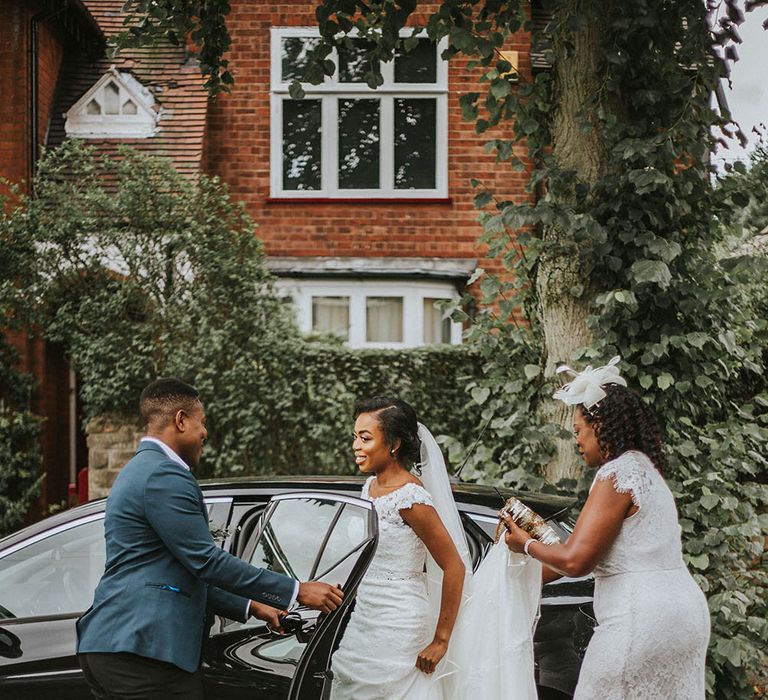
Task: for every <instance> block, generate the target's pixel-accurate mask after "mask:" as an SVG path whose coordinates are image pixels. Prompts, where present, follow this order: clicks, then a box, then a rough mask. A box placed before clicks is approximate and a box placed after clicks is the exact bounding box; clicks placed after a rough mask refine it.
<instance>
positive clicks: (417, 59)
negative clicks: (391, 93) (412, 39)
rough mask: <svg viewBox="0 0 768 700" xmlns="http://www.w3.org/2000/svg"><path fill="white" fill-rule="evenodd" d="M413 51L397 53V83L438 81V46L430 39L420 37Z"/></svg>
mask: <svg viewBox="0 0 768 700" xmlns="http://www.w3.org/2000/svg"><path fill="white" fill-rule="evenodd" d="M418 41H419V43H418V44H417V45H416V47H415V48H414V49H412V50H411V51H408V52H406V51H404V50H403V49H398V51H397V53H396V54H395V82H396V83H435V82H437V48H436V47H435V45H434V44H433V43H432V42H431V41H430V40H429V39H419V40H418Z"/></svg>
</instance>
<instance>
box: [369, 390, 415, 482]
mask: <svg viewBox="0 0 768 700" xmlns="http://www.w3.org/2000/svg"><path fill="white" fill-rule="evenodd" d="M363 413H371V414H373V415H374V416H375V417H376V420H377V421H378V423H379V426H381V432H382V433H383V434H384V441H385V442H386V444H387V445H389V446H390V447H393V446H394V445H395V443H396V442H397V440H398V439H399V440H400V447H399V449H398V450H397V451H396V452H395V459H397V461H398V462H400V464H402V465H403V466H404V467H406V468H409V467H410V466H411V465H412V464H416V463H417V462H418V461H419V455H420V449H421V441H420V440H419V437H418V430H419V426H418V419H417V418H416V411H414V410H413V408H411V406H410V405H409V404H407V403H406V402H405V401H403V400H402V399H396V398H391V397H389V396H373V397H372V398H370V399H360V400H359V401H358V402H357V403H356V404H355V415H354V417H355V418H357V417H358V416H359V415H361V414H363Z"/></svg>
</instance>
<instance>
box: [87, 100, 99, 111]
mask: <svg viewBox="0 0 768 700" xmlns="http://www.w3.org/2000/svg"><path fill="white" fill-rule="evenodd" d="M85 112H86V114H101V105H100V104H99V103H98V102H97V101H96V100H91V101H90V102H89V103H88V104H87V105H86V107H85Z"/></svg>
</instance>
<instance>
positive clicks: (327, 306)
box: [312, 297, 349, 340]
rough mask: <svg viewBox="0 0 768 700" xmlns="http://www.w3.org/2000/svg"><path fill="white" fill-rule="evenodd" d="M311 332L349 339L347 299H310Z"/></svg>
mask: <svg viewBox="0 0 768 700" xmlns="http://www.w3.org/2000/svg"><path fill="white" fill-rule="evenodd" d="M312 331H313V332H315V333H333V334H334V335H338V336H341V337H342V338H344V339H345V340H348V339H349V297H312Z"/></svg>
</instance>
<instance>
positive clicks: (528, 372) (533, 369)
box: [523, 365, 541, 380]
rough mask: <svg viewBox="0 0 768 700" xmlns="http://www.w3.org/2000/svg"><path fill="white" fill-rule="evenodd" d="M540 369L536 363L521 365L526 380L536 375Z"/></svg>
mask: <svg viewBox="0 0 768 700" xmlns="http://www.w3.org/2000/svg"><path fill="white" fill-rule="evenodd" d="M540 371H541V370H540V368H539V366H538V365H525V367H523V372H524V374H525V378H526V379H528V380H530V379H534V378H535V377H538V376H539V373H540Z"/></svg>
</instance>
